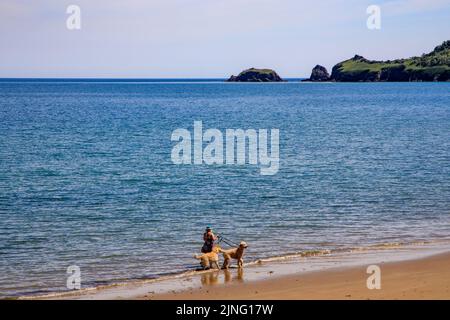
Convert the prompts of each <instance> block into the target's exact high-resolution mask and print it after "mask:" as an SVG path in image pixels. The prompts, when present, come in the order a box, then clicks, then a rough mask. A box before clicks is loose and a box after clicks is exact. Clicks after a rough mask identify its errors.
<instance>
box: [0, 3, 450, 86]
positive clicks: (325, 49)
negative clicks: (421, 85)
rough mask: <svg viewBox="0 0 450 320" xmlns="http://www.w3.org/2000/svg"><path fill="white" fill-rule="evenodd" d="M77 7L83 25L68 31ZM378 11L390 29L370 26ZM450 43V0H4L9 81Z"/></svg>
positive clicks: (321, 57)
mask: <svg viewBox="0 0 450 320" xmlns="http://www.w3.org/2000/svg"><path fill="white" fill-rule="evenodd" d="M69 5H77V6H79V8H80V9H81V29H79V30H69V29H68V28H67V26H66V20H67V19H68V18H69V14H67V13H66V9H67V7H68V6H69ZM369 5H378V6H379V7H380V10H381V11H380V12H381V29H379V30H370V29H368V28H367V25H366V21H367V18H368V17H369V15H368V14H367V13H366V9H367V7H368V6H369ZM444 40H450V0H384V1H383V0H368V1H366V0H330V1H324V0H317V1H304V0H122V1H119V0H69V1H66V0H39V1H36V0H0V77H2V78H6V77H75V78H78V77H87V78H89V77H92V78H97V77H107V78H115V77H117V78H227V77H229V76H230V75H231V74H238V73H239V72H240V71H242V70H243V69H246V68H250V67H255V68H271V69H274V70H275V71H277V72H278V73H279V74H280V76H281V77H285V78H292V77H294V78H297V77H308V76H309V74H310V73H311V69H312V68H313V67H314V66H315V65H316V64H320V65H323V66H325V67H326V68H327V69H328V70H329V71H331V68H332V67H333V65H335V64H336V63H338V62H339V61H342V60H345V59H348V58H351V57H352V56H354V55H355V54H359V55H362V56H364V57H366V58H368V59H377V60H380V59H395V58H405V57H410V56H415V55H421V54H422V53H426V52H429V51H431V50H432V49H433V48H434V47H435V46H436V45H438V44H440V43H442V42H443V41H444Z"/></svg>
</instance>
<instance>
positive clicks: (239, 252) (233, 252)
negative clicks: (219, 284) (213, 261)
mask: <svg viewBox="0 0 450 320" xmlns="http://www.w3.org/2000/svg"><path fill="white" fill-rule="evenodd" d="M247 247H248V245H247V243H246V242H245V241H241V243H240V244H239V247H237V248H234V249H228V250H223V249H220V250H219V252H221V253H222V254H223V259H224V260H223V266H222V269H228V267H229V266H230V262H231V259H236V260H237V264H238V267H239V268H242V267H243V266H244V260H243V259H242V257H243V256H244V250H245V249H246V248H247Z"/></svg>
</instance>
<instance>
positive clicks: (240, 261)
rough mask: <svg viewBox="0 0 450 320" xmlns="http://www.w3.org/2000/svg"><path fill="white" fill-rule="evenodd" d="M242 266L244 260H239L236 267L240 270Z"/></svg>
mask: <svg viewBox="0 0 450 320" xmlns="http://www.w3.org/2000/svg"><path fill="white" fill-rule="evenodd" d="M243 266H244V260H242V259H239V260H238V267H239V268H242V267H243Z"/></svg>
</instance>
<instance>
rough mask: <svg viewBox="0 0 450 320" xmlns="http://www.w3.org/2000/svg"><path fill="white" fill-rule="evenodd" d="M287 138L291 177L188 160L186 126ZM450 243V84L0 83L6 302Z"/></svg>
mask: <svg viewBox="0 0 450 320" xmlns="http://www.w3.org/2000/svg"><path fill="white" fill-rule="evenodd" d="M195 121H201V122H202V125H203V129H204V130H206V129H208V128H215V129H218V130H220V131H221V132H225V131H226V130H227V129H242V130H248V129H254V130H259V129H268V130H271V129H278V130H279V169H278V171H277V172H276V174H273V175H262V174H261V171H260V167H258V166H257V165H254V164H250V163H245V164H230V163H228V164H226V163H224V164H175V163H174V162H173V161H172V158H171V153H172V150H173V148H174V146H175V144H176V143H175V142H174V141H172V139H171V137H172V133H173V132H174V130H176V129H186V130H188V131H189V132H193V128H194V122H195ZM207 226H210V227H211V228H212V229H213V231H214V232H215V233H216V234H219V235H221V236H222V237H223V239H227V240H228V242H229V243H228V244H227V243H225V242H222V243H220V245H222V246H223V247H225V248H227V247H228V246H229V245H230V243H231V244H234V243H239V242H240V241H246V242H247V244H248V248H247V251H246V253H245V260H246V262H252V261H258V259H267V258H271V257H276V256H284V255H290V254H304V255H308V253H314V254H316V253H320V252H328V253H329V252H338V251H339V252H342V251H346V250H348V251H351V250H356V249H361V248H368V249H370V248H379V247H383V246H402V245H408V244H417V243H431V242H435V241H437V242H439V241H449V240H450V83H307V82H300V81H299V80H298V79H289V81H287V82H283V83H227V82H224V81H223V79H1V80H0V298H10V297H17V296H22V295H35V294H45V293H50V292H64V291H67V290H69V289H68V287H67V284H68V283H67V280H68V278H69V277H70V276H71V272H72V271H70V270H74V269H73V268H71V267H74V266H75V267H77V268H79V270H80V275H81V287H83V288H85V287H95V286H99V285H103V284H111V283H120V282H124V281H129V280H136V279H153V278H158V277H162V276H167V275H171V274H178V273H183V272H186V271H189V270H194V269H195V268H197V267H198V261H197V260H195V259H194V258H193V255H194V254H195V253H199V252H200V249H201V247H202V244H203V240H202V237H203V232H204V230H205V227H207Z"/></svg>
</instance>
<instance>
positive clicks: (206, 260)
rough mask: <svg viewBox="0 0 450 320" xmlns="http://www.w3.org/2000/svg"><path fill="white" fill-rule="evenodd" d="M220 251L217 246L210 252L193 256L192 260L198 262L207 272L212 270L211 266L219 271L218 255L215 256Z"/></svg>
mask: <svg viewBox="0 0 450 320" xmlns="http://www.w3.org/2000/svg"><path fill="white" fill-rule="evenodd" d="M220 250H222V249H221V248H220V247H219V246H214V247H213V248H212V251H211V252H208V253H203V254H201V255H194V258H195V259H198V260H200V265H201V266H202V268H203V270H208V269H210V268H212V267H213V265H214V266H216V268H217V269H220V267H219V255H218V254H217V253H219V252H221V251H220Z"/></svg>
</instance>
